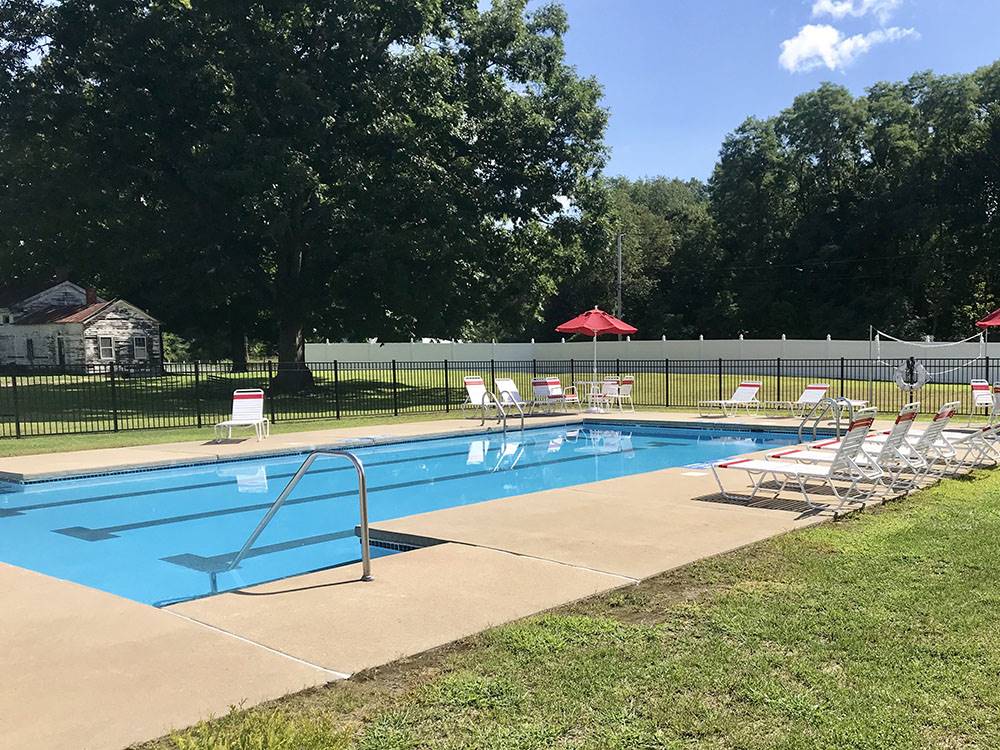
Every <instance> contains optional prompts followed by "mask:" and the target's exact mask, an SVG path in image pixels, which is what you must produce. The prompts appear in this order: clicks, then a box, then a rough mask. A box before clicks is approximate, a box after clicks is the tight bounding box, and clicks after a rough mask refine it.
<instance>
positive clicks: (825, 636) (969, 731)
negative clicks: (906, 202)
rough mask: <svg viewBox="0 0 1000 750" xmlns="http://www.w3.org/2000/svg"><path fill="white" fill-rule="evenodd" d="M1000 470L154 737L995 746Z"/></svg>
mask: <svg viewBox="0 0 1000 750" xmlns="http://www.w3.org/2000/svg"><path fill="white" fill-rule="evenodd" d="M998 538H1000V473H994V474H993V475H990V476H985V477H981V478H979V479H977V480H975V481H969V480H951V481H947V482H944V483H943V484H941V485H939V486H937V487H936V488H933V489H930V490H927V491H924V492H922V493H920V494H918V495H915V496H912V497H910V498H909V499H906V500H904V501H902V502H898V503H894V504H891V505H889V506H887V507H885V508H882V509H878V510H875V511H873V512H866V513H863V514H858V515H855V516H853V517H850V518H849V519H848V520H845V521H843V522H840V523H836V524H826V525H824V526H820V527H816V528H812V529H807V530H803V531H798V532H795V533H792V534H788V535H786V536H783V537H780V538H776V539H772V540H769V541H767V542H764V543H761V544H757V545H754V546H752V547H749V548H746V549H743V550H741V551H738V552H735V553H731V554H728V555H724V556H721V557H718V558H715V559H711V560H707V561H703V562H701V563H698V564H695V565H692V566H690V567H688V568H686V569H683V570H679V571H676V572H673V573H668V574H665V575H662V576H659V577H657V578H654V579H651V580H649V581H646V582H644V583H642V584H640V585H639V586H636V587H633V588H630V589H625V590H619V591H618V592H613V593H610V594H607V595H602V596H598V597H595V598H592V599H589V600H586V601H584V602H580V603H578V604H575V605H572V606H569V607H565V608H563V609H560V610H557V611H554V612H551V613H548V614H545V615H541V616H537V617H533V618H529V619H527V620H524V621H520V622H517V623H513V624H510V625H506V626H503V627H499V628H497V629H494V630H490V631H487V632H485V633H483V634H481V635H479V636H476V637H474V638H471V639H468V640H466V641H464V642H462V643H460V644H457V645H455V646H452V647H449V648H446V649H441V650H438V651H437V652H432V653H429V654H425V655H422V656H418V657H415V658H413V659H411V660H409V661H406V662H403V663H399V664H395V665H390V666H388V667H385V668H382V669H378V670H372V671H371V672H368V673H366V674H363V675H359V676H357V677H355V678H354V679H352V680H350V681H348V682H346V683H340V684H334V685H331V686H329V687H327V688H323V689H316V690H310V691H306V692H304V693H301V694H299V695H295V696H290V697H288V698H285V699H283V700H280V701H277V702H275V703H272V704H270V705H267V706H262V707H259V708H254V709H250V710H245V711H234V712H233V713H231V714H230V715H228V716H226V717H224V718H221V719H219V720H217V721H213V722H209V723H205V724H202V725H200V726H198V727H195V728H193V729H191V730H188V731H185V732H181V733H179V734H177V735H176V736H174V737H172V738H167V739H163V740H161V741H160V742H158V743H153V744H151V745H149V746H147V747H148V748H154V747H155V748H184V749H187V750H195V749H198V750H226V749H232V750H250V749H251V748H252V749H253V750H276V749H277V748H289V749H291V748H294V749H295V750H314V749H315V750H318V749H319V748H323V749H324V750H329V749H332V748H359V749H364V750H374V749H375V748H386V749H388V748H442V749H444V748H496V749H497V750H500V749H501V748H502V749H503V750H514V749H517V748H549V747H556V748H593V749H594V750H598V749H600V750H604V749H613V748H746V749H752V748H872V749H873V750H875V749H876V748H877V749H880V750H881V749H884V748H925V747H936V748H996V747H1000V721H998V720H997V719H998V716H1000V682H998V679H997V675H998V674H1000V638H998V637H997V634H998V632H1000V614H998V613H1000V579H998V576H997V575H996V571H997V570H998V569H1000V544H998V543H997V539H998Z"/></svg>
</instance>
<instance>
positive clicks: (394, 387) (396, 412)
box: [392, 360, 399, 417]
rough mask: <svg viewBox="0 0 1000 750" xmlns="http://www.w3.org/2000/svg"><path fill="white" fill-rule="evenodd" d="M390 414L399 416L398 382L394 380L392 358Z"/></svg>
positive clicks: (394, 371) (394, 373) (394, 366)
mask: <svg viewBox="0 0 1000 750" xmlns="http://www.w3.org/2000/svg"><path fill="white" fill-rule="evenodd" d="M392 415H393V416H394V417H398V416H399V383H398V381H397V380H396V360H392Z"/></svg>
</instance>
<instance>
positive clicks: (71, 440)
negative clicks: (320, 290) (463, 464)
mask: <svg viewBox="0 0 1000 750" xmlns="http://www.w3.org/2000/svg"><path fill="white" fill-rule="evenodd" d="M468 414H471V412H468ZM445 416H446V415H444V414H442V413H441V412H431V413H419V414H402V415H400V416H398V417H385V416H382V415H373V416H361V417H344V418H342V419H310V420H297V421H290V422H276V423H275V424H272V425H271V434H272V435H280V434H283V433H290V432H312V431H318V430H331V429H341V428H347V427H365V426H369V425H370V426H371V427H372V429H373V430H377V429H378V428H379V427H380V426H384V425H390V424H400V423H403V422H426V421H430V420H434V419H443V418H444V417H445ZM452 416H459V415H458V414H453V415H452ZM477 424H478V422H477ZM213 437H214V431H213V428H212V426H211V425H206V426H205V427H179V428H164V429H154V430H133V431H127V432H100V433H95V434H85V435H47V436H36V437H26V438H21V439H20V440H0V458H7V457H11V456H30V455H36V454H43V453H62V452H64V451H81V450H91V449H95V448H126V447H129V446H136V445H158V444H161V443H179V442H184V441H201V442H206V441H208V440H212V439H213ZM233 438H234V439H239V438H247V439H248V440H253V439H254V437H253V430H252V429H250V428H243V429H241V428H236V429H234V430H233Z"/></svg>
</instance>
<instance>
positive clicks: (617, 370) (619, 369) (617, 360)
mask: <svg viewBox="0 0 1000 750" xmlns="http://www.w3.org/2000/svg"><path fill="white" fill-rule="evenodd" d="M615 375H617V376H618V380H619V381H620V380H621V379H622V361H621V358H620V357H616V358H615Z"/></svg>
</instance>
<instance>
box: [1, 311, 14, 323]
mask: <svg viewBox="0 0 1000 750" xmlns="http://www.w3.org/2000/svg"><path fill="white" fill-rule="evenodd" d="M13 322H14V316H13V315H7V314H6V313H4V314H3V315H0V323H13Z"/></svg>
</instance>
